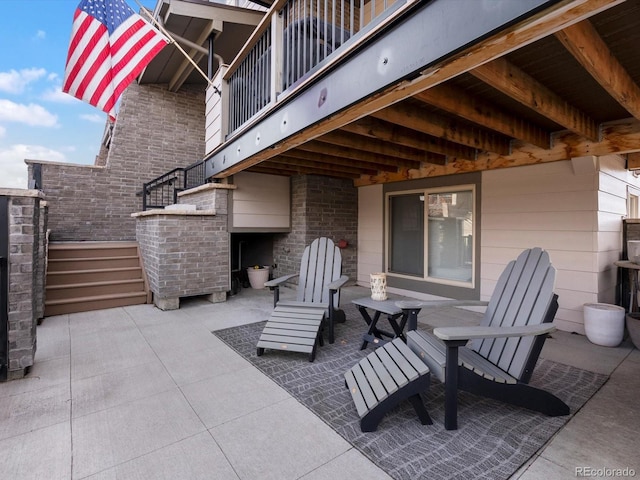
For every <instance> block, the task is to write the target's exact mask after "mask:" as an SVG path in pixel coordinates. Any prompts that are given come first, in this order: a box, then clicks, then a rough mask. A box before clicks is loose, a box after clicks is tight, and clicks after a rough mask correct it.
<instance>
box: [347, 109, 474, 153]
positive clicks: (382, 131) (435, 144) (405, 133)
mask: <svg viewBox="0 0 640 480" xmlns="http://www.w3.org/2000/svg"><path fill="white" fill-rule="evenodd" d="M341 130H343V131H345V132H350V133H357V134H358V135H364V136H366V137H369V138H376V139H378V140H382V141H385V142H391V143H395V144H398V145H404V146H405V147H412V148H417V149H419V150H425V151H427V152H433V153H438V154H440V155H444V156H445V157H447V160H449V161H453V160H475V158H476V152H477V150H476V149H475V148H471V147H467V146H466V145H460V144H459V143H453V142H448V141H447V140H443V139H441V138H438V137H434V136H431V135H427V134H426V133H422V132H418V131H417V130H411V129H410V128H405V127H401V126H399V125H394V124H393V123H389V122H385V121H384V120H379V119H377V118H373V117H365V118H361V119H360V120H356V121H355V122H353V123H350V124H348V125H345V126H344V127H342V129H341Z"/></svg>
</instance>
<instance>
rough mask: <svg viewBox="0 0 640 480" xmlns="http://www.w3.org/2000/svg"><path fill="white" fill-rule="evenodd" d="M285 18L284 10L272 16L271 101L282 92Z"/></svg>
mask: <svg viewBox="0 0 640 480" xmlns="http://www.w3.org/2000/svg"><path fill="white" fill-rule="evenodd" d="M283 37H284V20H283V18H282V10H280V12H278V14H277V15H273V16H272V17H271V103H272V104H275V103H276V101H277V99H278V95H280V93H282V87H283V84H282V75H283V70H284V43H283Z"/></svg>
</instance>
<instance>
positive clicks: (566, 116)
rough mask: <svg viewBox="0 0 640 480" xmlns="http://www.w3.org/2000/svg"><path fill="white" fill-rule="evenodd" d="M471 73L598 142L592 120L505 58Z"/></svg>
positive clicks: (596, 127)
mask: <svg viewBox="0 0 640 480" xmlns="http://www.w3.org/2000/svg"><path fill="white" fill-rule="evenodd" d="M469 73H471V75H473V76H474V77H476V78H479V79H480V80H482V81H483V82H485V83H487V84H489V85H490V86H492V87H493V88H495V89H497V90H499V91H501V92H502V93H504V94H505V95H507V96H509V97H511V98H513V99H514V100H517V101H518V102H520V103H522V104H523V105H525V106H527V107H529V108H531V109H532V110H535V111H536V112H538V113H539V114H541V115H544V116H545V117H547V118H549V119H550V120H553V121H554V122H556V123H557V124H558V125H562V126H563V127H565V128H567V129H569V130H571V131H572V132H575V133H577V134H579V135H582V136H583V137H585V138H588V139H589V140H597V139H598V125H597V124H596V122H595V121H594V120H593V119H592V118H591V117H589V116H588V115H587V114H586V113H584V112H582V111H580V110H578V109H577V108H575V107H573V106H572V105H569V103H567V102H566V101H565V100H564V99H563V98H562V97H560V96H559V95H556V94H555V93H553V92H552V91H551V90H549V89H548V88H547V87H545V86H544V85H542V84H541V83H540V82H538V81H537V80H535V79H534V78H533V77H531V76H530V75H528V74H527V73H525V72H523V71H522V70H520V69H519V68H517V67H516V66H515V65H512V64H511V63H509V62H508V61H507V60H505V59H504V58H498V59H497V60H494V61H493V62H490V63H486V64H484V65H480V66H479V67H476V68H474V69H473V70H471V71H470V72H469Z"/></svg>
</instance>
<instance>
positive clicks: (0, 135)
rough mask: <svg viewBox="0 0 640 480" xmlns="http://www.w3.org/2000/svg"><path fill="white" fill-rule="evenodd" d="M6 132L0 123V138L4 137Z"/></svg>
mask: <svg viewBox="0 0 640 480" xmlns="http://www.w3.org/2000/svg"><path fill="white" fill-rule="evenodd" d="M6 133H7V129H6V128H4V127H3V126H2V125H0V138H2V137H4V136H5V134H6Z"/></svg>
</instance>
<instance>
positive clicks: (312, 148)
mask: <svg viewBox="0 0 640 480" xmlns="http://www.w3.org/2000/svg"><path fill="white" fill-rule="evenodd" d="M298 150H303V151H306V152H315V153H320V154H324V155H331V156H333V157H340V158H342V159H344V160H345V161H347V159H352V160H361V161H363V162H370V163H379V164H381V165H390V166H393V167H409V168H417V167H419V166H420V162H417V161H413V160H405V159H403V158H395V157H390V156H388V155H379V154H375V153H369V152H363V151H361V150H356V149H354V148H346V147H339V146H337V145H330V144H327V143H322V142H316V141H313V142H307V143H305V144H304V145H300V146H299V147H298Z"/></svg>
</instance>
